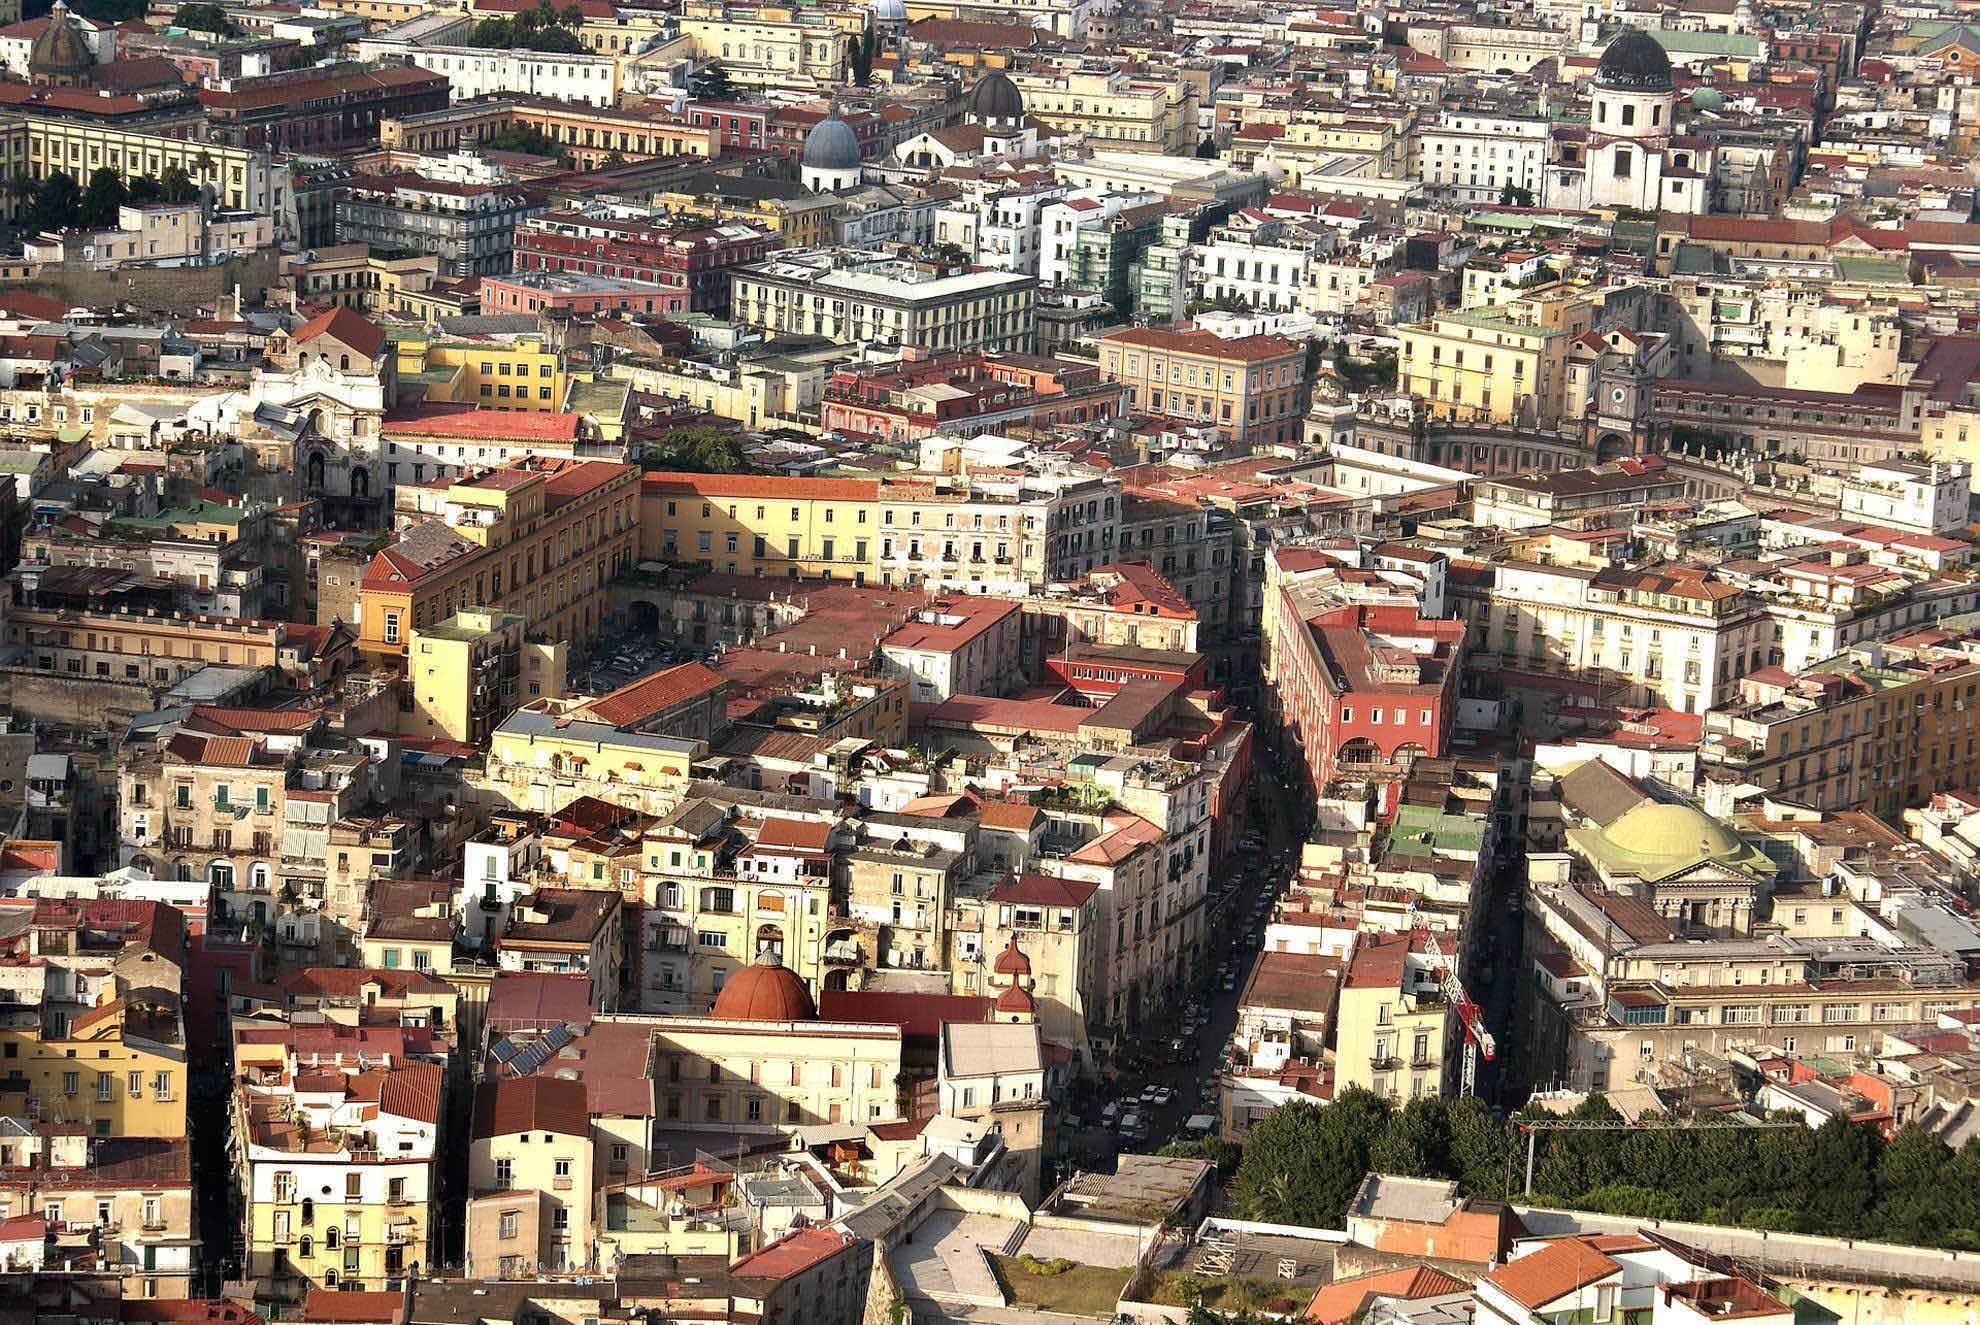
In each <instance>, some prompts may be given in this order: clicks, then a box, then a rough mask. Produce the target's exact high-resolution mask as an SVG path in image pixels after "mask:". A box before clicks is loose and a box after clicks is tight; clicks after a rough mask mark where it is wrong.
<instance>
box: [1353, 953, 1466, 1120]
mask: <svg viewBox="0 0 1980 1325" xmlns="http://www.w3.org/2000/svg"><path fill="white" fill-rule="evenodd" d="M1424 947H1425V943H1424V936H1423V935H1421V934H1417V933H1404V934H1380V935H1364V936H1362V938H1361V940H1360V941H1359V942H1358V943H1357V944H1356V946H1355V950H1354V952H1353V954H1352V955H1351V956H1350V957H1349V958H1348V960H1347V965H1346V970H1345V973H1344V974H1343V976H1342V979H1341V986H1340V993H1339V1004H1338V1011H1337V1013H1336V1017H1335V1049H1334V1086H1335V1089H1336V1090H1346V1089H1348V1088H1350V1087H1354V1086H1359V1087H1361V1088H1362V1089H1364V1090H1370V1091H1373V1092H1374V1093H1375V1094H1377V1095H1380V1096H1383V1097H1385V1098H1388V1099H1392V1100H1397V1101H1401V1100H1409V1099H1417V1098H1420V1097H1423V1096H1437V1095H1442V1094H1445V1093H1447V1092H1448V1091H1449V1090H1450V1089H1451V1087H1452V1086H1453V1085H1455V1072H1454V1069H1455V1067H1456V1062H1457V1048H1458V1043H1459V1040H1460V1039H1461V1037H1462V1035H1463V1023H1462V1022H1461V1021H1460V1019H1459V1017H1458V1015H1457V1010H1456V1009H1455V1008H1453V1007H1452V1006H1451V1005H1450V1004H1449V1003H1448V1002H1447V1001H1446V1000H1445V998H1444V992H1443V987H1442V985H1441V984H1440V983H1439V980H1438V972H1437V967H1438V965H1440V963H1439V962H1436V961H1433V959H1431V958H1430V957H1428V956H1427V955H1426V954H1425V953H1424V951H1423V949H1424Z"/></svg>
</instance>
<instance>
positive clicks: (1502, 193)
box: [1499, 180, 1533, 207]
mask: <svg viewBox="0 0 1980 1325" xmlns="http://www.w3.org/2000/svg"><path fill="white" fill-rule="evenodd" d="M1499 205H1500V206H1501V207H1531V206H1532V205H1533V190H1532V189H1529V188H1524V187H1522V186H1520V185H1518V184H1514V183H1512V182H1511V181H1510V180H1508V181H1507V183H1506V186H1505V187H1504V188H1503V189H1500V190H1499Z"/></svg>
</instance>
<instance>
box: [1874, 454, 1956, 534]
mask: <svg viewBox="0 0 1980 1325" xmlns="http://www.w3.org/2000/svg"><path fill="white" fill-rule="evenodd" d="M1970 475H1971V467H1970V466H1969V465H1967V464H1966V462H1965V461H1956V462H1953V463H1951V464H1928V465H1920V464H1912V463H1910V462H1908V461H1903V460H1887V461H1884V462H1883V463H1881V464H1875V465H1863V466H1861V467H1859V468H1858V469H1857V471H1856V473H1854V474H1852V475H1851V476H1850V477H1848V478H1846V479H1844V480H1843V485H1842V513H1843V515H1844V516H1845V517H1851V516H1853V517H1855V518H1856V519H1859V520H1868V521H1870V522H1871V523H1872V524H1881V525H1890V526H1891V527H1893V528H1896V529H1903V530H1905V531H1907V532H1909V533H1914V534H1950V533H1953V532H1954V531H1956V530H1958V529H1960V528H1963V527H1964V526H1965V524H1966V521H1967V501H1968V492H1969V485H1968V480H1969V477H1970Z"/></svg>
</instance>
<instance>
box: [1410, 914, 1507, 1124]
mask: <svg viewBox="0 0 1980 1325" xmlns="http://www.w3.org/2000/svg"><path fill="white" fill-rule="evenodd" d="M1423 947H1424V950H1425V951H1426V952H1427V953H1428V954H1429V955H1430V960H1431V961H1433V962H1436V963H1437V983H1438V984H1440V985H1442V986H1443V990H1444V998H1445V1000H1446V1001H1447V1002H1449V1003H1450V1005H1451V1006H1452V1007H1453V1008H1456V1009H1457V1014H1458V1020H1459V1021H1460V1022H1462V1023H1463V1025H1464V1093H1465V1094H1467V1095H1475V1094H1477V1093H1478V1055H1480V1054H1484V1055H1485V1061H1486V1062H1488V1063H1489V1062H1491V1061H1492V1060H1493V1059H1495V1058H1497V1057H1498V1056H1499V1044H1498V1041H1496V1040H1494V1039H1493V1038H1492V1032H1491V1031H1488V1030H1486V1029H1485V1014H1484V1013H1483V1012H1481V1011H1480V1010H1479V1008H1478V1004H1476V1003H1474V1002H1473V1001H1472V998H1471V995H1470V994H1468V993H1466V992H1465V989H1464V981H1462V980H1460V979H1458V973H1457V963H1456V962H1454V961H1452V960H1451V959H1450V958H1448V957H1446V956H1445V955H1444V949H1443V945H1442V944H1440V943H1438V942H1437V931H1436V930H1434V929H1426V930H1424V931H1423Z"/></svg>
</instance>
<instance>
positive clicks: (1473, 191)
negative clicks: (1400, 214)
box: [1410, 108, 1549, 204]
mask: <svg viewBox="0 0 1980 1325" xmlns="http://www.w3.org/2000/svg"><path fill="white" fill-rule="evenodd" d="M1548 131H1549V124H1548V121H1547V120H1546V119H1545V118H1543V117H1538V116H1528V115H1493V114H1483V113H1480V112H1477V111H1469V110H1463V109H1460V108H1450V109H1446V110H1444V111H1443V112H1442V113H1441V114H1439V115H1438V117H1437V119H1436V120H1435V121H1433V122H1431V123H1428V124H1424V125H1420V126H1418V128H1417V130H1416V132H1415V135H1414V137H1413V138H1412V140H1411V145H1410V174H1411V175H1413V176H1414V177H1415V178H1417V179H1420V180H1422V181H1423V183H1424V185H1425V186H1426V187H1428V188H1429V189H1430V190H1431V191H1432V192H1433V193H1434V194H1437V195H1440V196H1442V197H1443V198H1445V199H1447V200H1448V201H1450V202H1455V203H1487V204H1490V203H1496V202H1498V201H1499V200H1500V199H1501V198H1502V197H1504V196H1505V191H1506V189H1507V188H1508V187H1513V188H1520V189H1526V190H1528V191H1529V192H1530V193H1531V194H1532V195H1533V197H1534V199H1535V200H1536V201H1537V200H1538V199H1539V198H1540V196H1541V194H1542V191H1543V181H1544V177H1545V172H1546V168H1547V146H1548Z"/></svg>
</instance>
